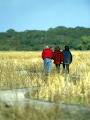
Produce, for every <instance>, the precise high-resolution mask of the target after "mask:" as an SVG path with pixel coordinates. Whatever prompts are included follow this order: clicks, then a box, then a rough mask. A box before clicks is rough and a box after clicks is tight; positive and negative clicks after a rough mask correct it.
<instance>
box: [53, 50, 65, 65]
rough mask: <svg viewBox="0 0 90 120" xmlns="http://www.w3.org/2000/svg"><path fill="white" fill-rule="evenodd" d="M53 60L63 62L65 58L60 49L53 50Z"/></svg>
mask: <svg viewBox="0 0 90 120" xmlns="http://www.w3.org/2000/svg"><path fill="white" fill-rule="evenodd" d="M53 60H54V64H61V63H63V60H64V55H63V53H62V52H61V51H60V50H59V51H54V52H53Z"/></svg>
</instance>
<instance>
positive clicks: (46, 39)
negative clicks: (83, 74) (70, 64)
mask: <svg viewBox="0 0 90 120" xmlns="http://www.w3.org/2000/svg"><path fill="white" fill-rule="evenodd" d="M45 45H49V46H50V47H54V46H56V45H59V46H60V47H61V48H63V47H64V45H69V46H70V48H71V49H75V50H90V28H84V27H76V28H67V27H64V26H58V27H56V28H49V29H48V30H47V31H43V30H25V31H23V32H17V31H15V30H13V29H9V30H7V31H6V32H1V33H0V50H1V51H8V50H16V51H22V50H25V51H29V50H42V49H43V47H44V46H45Z"/></svg>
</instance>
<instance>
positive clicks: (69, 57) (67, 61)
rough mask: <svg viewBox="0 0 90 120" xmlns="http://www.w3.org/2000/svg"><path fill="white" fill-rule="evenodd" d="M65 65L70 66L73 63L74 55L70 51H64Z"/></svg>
mask: <svg viewBox="0 0 90 120" xmlns="http://www.w3.org/2000/svg"><path fill="white" fill-rule="evenodd" d="M63 54H64V64H70V63H71V62H72V54H71V52H70V51H66V50H63Z"/></svg>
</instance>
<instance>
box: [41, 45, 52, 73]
mask: <svg viewBox="0 0 90 120" xmlns="http://www.w3.org/2000/svg"><path fill="white" fill-rule="evenodd" d="M52 57H53V50H52V49H51V48H49V47H48V46H46V47H45V48H44V49H43V51H42V59H43V61H44V71H45V74H46V75H48V74H50V72H51V67H52Z"/></svg>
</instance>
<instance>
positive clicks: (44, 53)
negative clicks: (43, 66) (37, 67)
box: [42, 48, 53, 59]
mask: <svg viewBox="0 0 90 120" xmlns="http://www.w3.org/2000/svg"><path fill="white" fill-rule="evenodd" d="M52 56H53V51H52V49H50V48H45V49H43V51H42V58H43V59H45V58H50V59H52Z"/></svg>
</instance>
